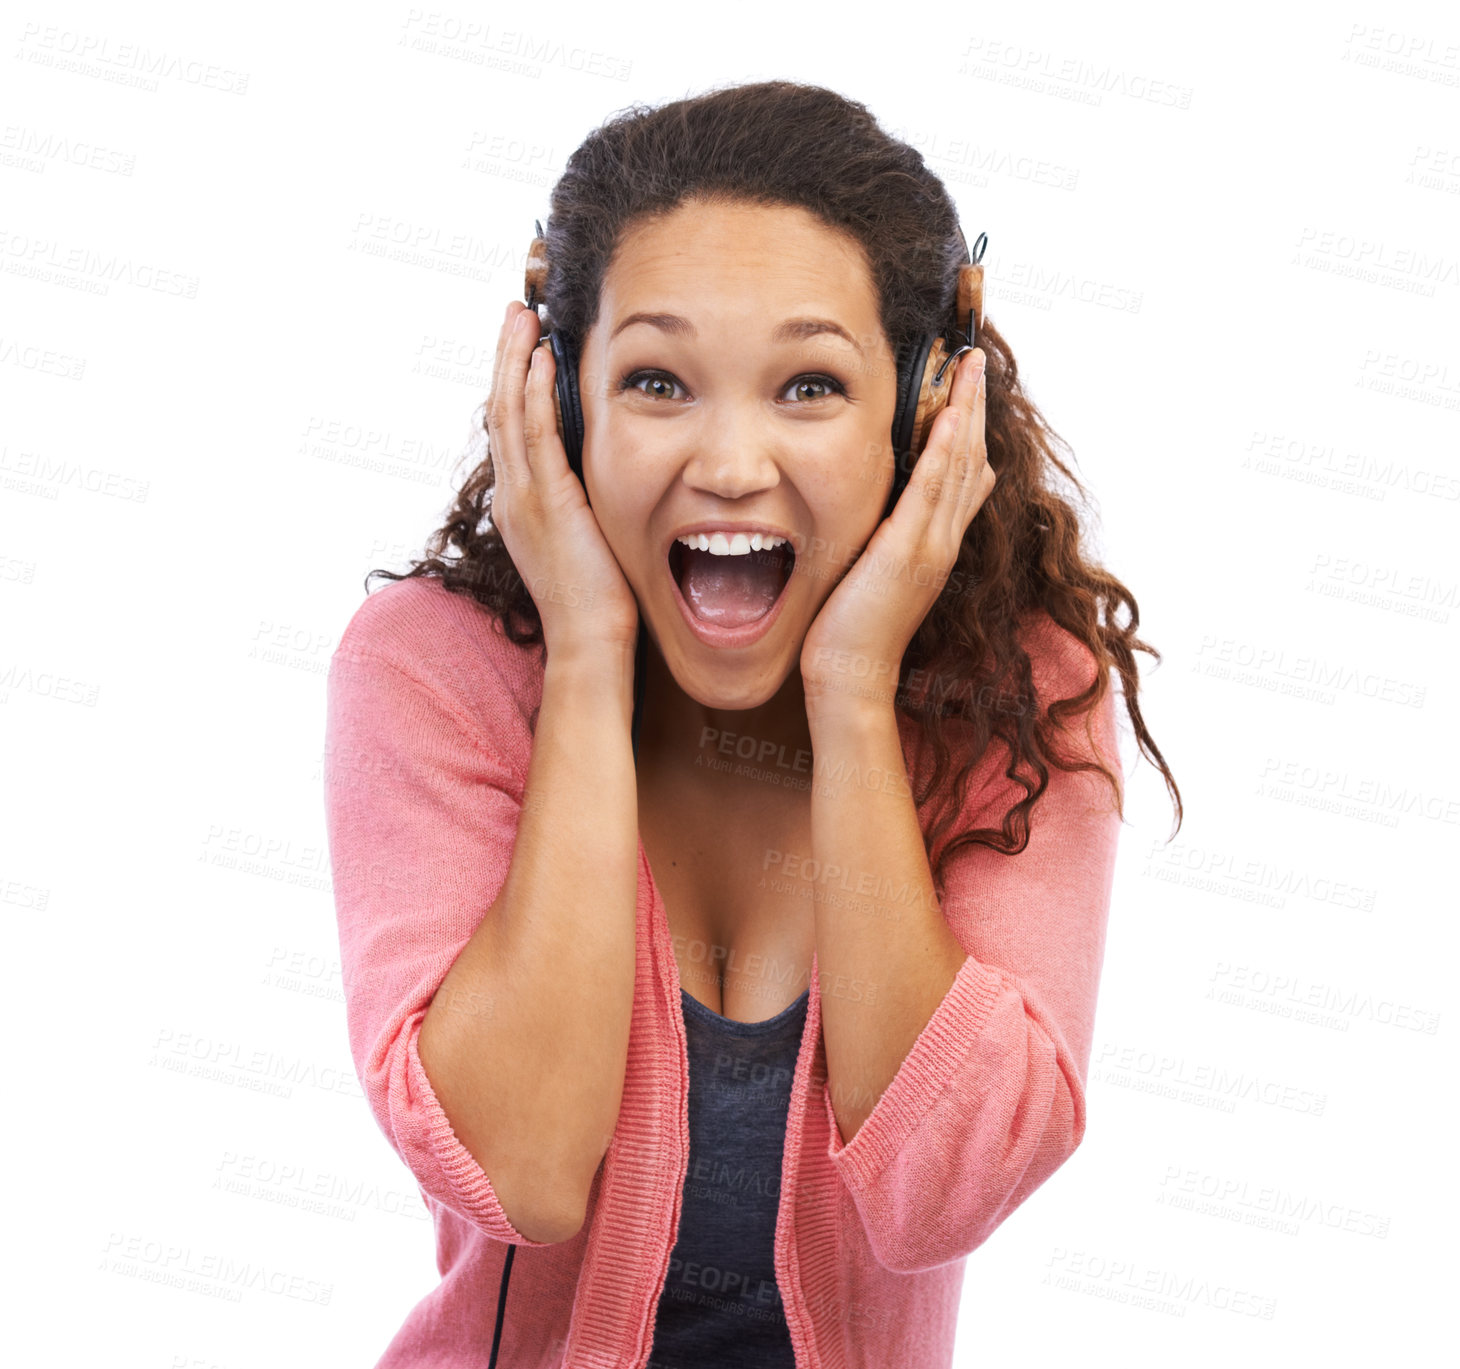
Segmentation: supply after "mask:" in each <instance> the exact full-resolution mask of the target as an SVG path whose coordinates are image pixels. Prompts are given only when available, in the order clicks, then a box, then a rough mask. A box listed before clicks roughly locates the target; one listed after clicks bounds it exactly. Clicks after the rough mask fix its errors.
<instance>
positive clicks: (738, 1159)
mask: <svg viewBox="0 0 1460 1369" xmlns="http://www.w3.org/2000/svg"><path fill="white" fill-rule="evenodd" d="M810 994H811V991H810V989H809V988H808V989H806V990H805V991H804V992H803V993H802V994H801V997H800V998H798V999H797V1000H796V1001H795V1002H794V1003H792V1004H791V1005H790V1006H789V1007H788V1008H786V1009H785V1010H784V1011H782V1012H779V1013H777V1014H776V1015H775V1016H774V1017H771V1018H767V1019H766V1020H765V1021H763V1022H736V1021H734V1020H733V1019H731V1018H728V1017H721V1016H720V1014H719V1013H717V1012H713V1011H712V1010H711V1009H709V1008H707V1007H705V1005H704V1004H703V1003H701V1002H700V1001H699V999H697V998H695V997H694V995H693V994H691V993H689V992H688V991H687V990H685V989H681V990H680V1001H681V1003H682V1005H683V1011H684V1026H685V1035H686V1037H687V1040H688V1048H689V1138H690V1140H689V1172H688V1173H687V1174H686V1175H685V1179H684V1195H683V1202H682V1204H681V1208H680V1219H679V1233H678V1239H677V1240H676V1242H675V1245H674V1249H673V1250H672V1251H671V1252H670V1256H669V1273H668V1275H667V1276H666V1278H665V1281H664V1291H663V1292H662V1293H661V1294H660V1297H659V1305H658V1308H657V1311H656V1314H655V1322H654V1341H653V1350H652V1353H651V1355H650V1358H649V1363H648V1365H647V1369H795V1365H796V1357H795V1355H794V1354H793V1353H792V1350H791V1336H790V1333H789V1332H788V1331H787V1329H786V1312H785V1308H784V1306H783V1305H782V1302H781V1290H780V1288H779V1287H778V1286H777V1284H776V1268H775V1239H776V1214H777V1211H778V1210H779V1207H780V1199H781V1157H782V1155H783V1153H784V1151H785V1144H786V1117H787V1114H788V1113H789V1110H790V1104H791V1079H792V1076H793V1075H794V1073H795V1069H796V1054H797V1052H798V1051H799V1050H800V1047H801V1033H802V1030H803V1029H804V1027H805V1025H806V1009H807V1005H808V1003H809V1001H810Z"/></svg>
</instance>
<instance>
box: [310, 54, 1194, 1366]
mask: <svg viewBox="0 0 1460 1369" xmlns="http://www.w3.org/2000/svg"><path fill="white" fill-rule="evenodd" d="M546 245H547V274H546V279H545V296H546V300H545V302H546V305H547V309H548V317H549V321H550V323H551V325H552V326H553V327H554V328H555V329H556V330H558V333H559V334H560V335H561V336H563V337H568V338H571V339H573V340H574V342H575V343H576V346H577V354H578V358H577V379H578V385H579V394H580V397H581V404H582V419H583V433H584V440H583V450H582V460H581V473H582V480H581V483H580V481H579V478H578V475H577V474H575V473H574V471H573V469H572V468H571V466H570V464H569V460H568V457H567V452H566V450H565V446H564V441H563V437H564V435H565V430H564V429H563V428H562V427H561V426H560V422H561V421H560V419H559V417H558V416H557V415H556V413H555V405H554V398H553V395H554V382H555V379H556V374H555V366H556V362H555V360H554V354H553V353H552V352H551V351H550V350H549V349H548V348H547V347H546V346H540V345H538V344H539V342H540V341H541V337H540V333H541V327H540V320H539V318H538V316H537V315H536V314H535V313H534V312H532V310H530V309H528V308H527V307H525V306H524V305H522V304H521V303H520V302H515V301H514V302H513V303H511V304H509V306H508V308H507V311H506V316H505V318H504V319H503V321H502V326H501V332H500V334H499V338H498V345H497V357H496V365H495V371H494V376H493V382H492V394H491V398H490V400H489V402H488V405H487V410H486V423H485V426H486V429H487V433H488V437H489V444H490V452H489V456H488V458H487V459H486V460H485V461H484V462H483V463H482V464H481V466H480V467H479V468H478V469H477V470H476V471H475V472H473V474H472V476H471V477H470V478H469V479H468V480H467V482H466V483H465V485H464V487H463V488H462V490H461V491H460V495H459V498H458V500H457V504H456V507H455V509H454V510H453V513H452V515H451V518H450V520H449V521H448V523H447V524H446V526H445V527H443V528H442V529H441V530H440V531H439V532H438V533H437V534H436V536H435V539H434V541H433V543H432V545H431V547H430V548H429V554H428V556H427V558H425V559H424V560H422V561H419V562H417V563H416V564H415V565H414V567H413V569H412V570H411V572H410V573H409V574H407V575H404V576H395V575H391V574H390V572H384V571H381V572H373V573H374V574H384V575H387V576H388V577H389V578H390V579H392V580H393V581H395V583H393V584H391V585H390V586H389V587H388V588H387V589H385V590H384V591H382V592H381V593H379V594H376V595H372V596H370V597H369V598H367V600H366V602H365V603H364V604H363V605H362V606H361V607H360V608H359V610H358V611H357V612H356V613H355V615H354V617H353V618H352V620H351V622H350V624H349V626H348V628H347V630H346V632H345V634H344V636H343V638H342V641H341V643H340V647H339V649H338V651H337V652H336V654H335V658H334V661H333V662H332V666H331V675H330V681H329V732H330V737H329V746H328V757H329V765H328V769H327V781H326V785H327V811H328V820H329V835H330V846H331V858H332V863H333V866H334V874H335V892H336V900H337V906H338V912H339V919H340V938H341V948H342V955H343V961H344V965H345V970H346V987H347V1002H348V1016H349V1030H350V1040H351V1046H352V1050H353V1053H354V1056H355V1060H356V1064H357V1067H358V1069H359V1071H360V1075H361V1080H362V1083H363V1084H364V1087H365V1089H366V1092H367V1095H368V1097H369V1100H370V1103H371V1106H372V1108H373V1110H374V1112H375V1115H376V1117H377V1119H378V1120H379V1122H380V1124H381V1126H382V1128H383V1129H384V1131H385V1133H386V1135H387V1137H388V1138H389V1139H390V1140H391V1143H392V1145H393V1146H394V1147H395V1149H396V1150H397V1152H398V1153H399V1154H400V1155H401V1157H402V1158H403V1159H404V1160H405V1162H406V1163H407V1164H408V1165H409V1166H410V1168H411V1169H412V1171H413V1172H414V1174H415V1175H416V1177H417V1179H418V1181H419V1183H420V1186H421V1189H422V1192H423V1195H424V1197H425V1200H426V1202H427V1204H428V1206H429V1208H430V1210H431V1212H432V1215H433V1218H434V1219H435V1223H436V1232H437V1259H438V1268H439V1271H440V1273H441V1284H440V1285H439V1287H438V1288H436V1289H435V1290H434V1291H433V1292H432V1293H431V1294H430V1295H428V1296H427V1297H426V1298H425V1299H424V1300H423V1301H422V1302H421V1303H420V1304H419V1305H418V1306H417V1307H416V1308H415V1309H414V1311H413V1312H412V1313H411V1315H410V1316H409V1318H408V1319H407V1321H406V1323H405V1325H404V1326H403V1327H402V1328H401V1330H400V1332H399V1333H398V1335H397V1336H396V1337H395V1339H394V1340H393V1341H392V1343H391V1345H390V1347H389V1348H388V1349H387V1351H386V1353H385V1355H384V1357H383V1358H382V1359H381V1361H380V1364H381V1365H385V1366H390V1365H406V1364H415V1363H423V1362H430V1363H440V1364H447V1363H459V1364H462V1365H467V1364H474V1363H478V1362H480V1361H481V1360H483V1359H485V1358H486V1356H487V1353H488V1347H489V1346H490V1353H491V1356H492V1359H493V1362H500V1363H501V1364H503V1365H510V1366H513V1369H526V1367H527V1366H534V1367H535V1366H544V1367H545V1366H549V1365H562V1364H567V1365H602V1366H610V1365H612V1366H619V1365H634V1366H641V1367H642V1366H645V1365H650V1366H653V1367H654V1369H669V1366H677V1365H695V1366H719V1365H742V1364H743V1365H752V1364H753V1365H757V1366H767V1365H770V1366H776V1365H785V1366H791V1365H800V1366H810V1365H825V1366H841V1365H857V1364H867V1365H877V1366H886V1367H887V1369H900V1367H901V1366H908V1369H912V1366H917V1369H926V1367H927V1366H930V1365H939V1364H947V1363H949V1362H950V1358H951V1354H952V1346H953V1336H954V1324H955V1319H956V1314H957V1308H958V1301H959V1293H960V1288H961V1284H962V1278H963V1268H964V1257H966V1256H967V1254H968V1253H969V1252H970V1251H972V1250H974V1249H976V1248H977V1247H978V1246H979V1245H980V1244H982V1243H983V1241H985V1240H986V1239H987V1238H988V1236H989V1235H990V1234H991V1233H992V1232H993V1231H994V1229H995V1228H996V1227H997V1226H998V1225H999V1224H1000V1223H1001V1222H1002V1221H1003V1220H1004V1219H1005V1218H1006V1217H1007V1216H1008V1215H1009V1214H1010V1213H1011V1212H1012V1211H1013V1210H1014V1209H1015V1208H1016V1207H1017V1206H1018V1205H1019V1204H1020V1203H1022V1202H1023V1201H1024V1199H1025V1198H1027V1197H1028V1196H1029V1195H1030V1194H1031V1193H1032V1192H1033V1191H1034V1190H1035V1189H1036V1188H1037V1187H1038V1186H1039V1185H1040V1184H1041V1183H1043V1182H1044V1180H1045V1179H1047V1178H1048V1177H1049V1176H1050V1175H1051V1174H1052V1173H1053V1172H1054V1171H1055V1170H1056V1169H1057V1168H1058V1167H1059V1166H1060V1165H1061V1164H1062V1163H1063V1162H1064V1160H1065V1159H1067V1158H1068V1156H1069V1155H1070V1153H1071V1152H1072V1151H1073V1150H1074V1148H1075V1146H1076V1145H1078V1143H1079V1141H1080V1139H1081V1137H1082V1135H1083V1134H1084V1129H1085V1101H1084V1100H1085V1093H1084V1079H1085V1072H1086V1068H1087V1065H1088V1061H1089V1055H1090V1047H1091V1035H1092V1029H1093V1017H1094V1009H1095V1001H1096V993H1097V988H1098V980H1099V973H1100V966H1101V960H1102V955H1103V947H1104V935H1105V926H1106V917H1107V912H1108V906H1109V895H1110V887H1111V882H1112V879H1113V869H1114V858H1115V847H1116V837H1117V834H1118V829H1119V825H1120V822H1121V782H1120V760H1119V754H1118V746H1117V743H1116V734H1115V712H1114V694H1113V692H1112V690H1111V688H1110V686H1109V682H1108V679H1107V674H1108V671H1109V669H1110V667H1111V666H1112V665H1114V666H1115V668H1116V669H1118V670H1119V672H1120V676H1121V681H1122V684H1123V687H1124V695H1125V699H1126V704H1127V707H1128V710H1129V713H1130V717H1131V720H1132V723H1133V726H1134V730H1135V732H1136V734H1137V736H1138V738H1139V740H1140V745H1141V748H1142V750H1143V751H1145V752H1146V753H1147V754H1149V755H1151V756H1152V757H1153V759H1154V761H1155V763H1156V764H1158V765H1159V767H1160V769H1161V771H1162V773H1163V774H1164V775H1165V777H1166V781H1167V784H1168V786H1169V787H1170V789H1171V792H1172V794H1173V796H1174V797H1175V799H1176V804H1177V811H1178V819H1179V811H1180V796H1179V793H1178V792H1177V791H1176V788H1175V784H1174V781H1173V780H1172V777H1171V775H1170V772H1169V770H1168V769H1167V767H1166V764H1165V762H1164V760H1163V759H1162V758H1161V755H1160V752H1159V751H1157V750H1156V748H1155V746H1154V743H1153V742H1152V741H1151V739H1150V737H1149V735H1148V734H1147V732H1146V729H1145V726H1144V724H1143V722H1142V721H1141V716H1140V713H1139V711H1138V709H1137V707H1136V691H1137V688H1138V684H1139V680H1138V676H1137V673H1136V670H1135V665H1134V657H1133V652H1134V651H1135V650H1145V651H1148V652H1151V654H1152V655H1155V654H1156V653H1155V652H1154V651H1152V649H1151V648H1150V647H1148V646H1146V645H1145V644H1144V643H1142V642H1140V641H1139V640H1138V639H1137V638H1136V637H1135V628H1136V625H1137V622H1138V615H1137V609H1136V604H1135V601H1134V599H1133V598H1132V597H1131V595H1130V594H1129V592H1128V591H1127V590H1126V589H1125V588H1124V586H1123V585H1121V584H1120V582H1119V581H1117V580H1116V579H1114V578H1113V577H1112V576H1110V575H1109V574H1108V573H1106V572H1104V571H1103V570H1100V569H1099V568H1097V567H1094V566H1092V565H1091V564H1090V563H1089V562H1088V560H1087V559H1086V558H1085V557H1084V555H1083V554H1082V550H1081V546H1080V527H1079V523H1078V520H1077V517H1076V514H1075V512H1074V510H1073V508H1072V507H1071V506H1070V504H1068V503H1067V502H1066V501H1065V499H1063V498H1062V497H1061V496H1060V495H1059V494H1057V493H1056V492H1055V491H1054V490H1053V489H1052V488H1051V483H1050V482H1051V477H1052V474H1053V472H1055V471H1058V472H1060V473H1061V474H1063V475H1064V476H1065V477H1067V478H1068V479H1069V480H1070V481H1071V482H1072V483H1074V484H1075V488H1076V489H1077V490H1078V488H1079V487H1078V484H1077V483H1076V482H1074V477H1073V476H1072V475H1070V472H1069V471H1068V470H1067V469H1066V467H1065V466H1064V465H1063V464H1062V463H1061V462H1060V460H1059V459H1058V457H1057V456H1056V454H1055V451H1054V442H1055V441H1056V440H1057V439H1054V437H1053V434H1052V433H1051V432H1050V430H1049V429H1048V428H1047V426H1046V425H1045V424H1044V422H1043V420H1042V419H1041V418H1040V416H1039V414H1038V413H1037V411H1036V410H1035V408H1034V406H1033V404H1032V403H1031V402H1030V401H1029V399H1028V398H1027V396H1026V395H1025V394H1024V393H1023V391H1022V389H1021V387H1020V383H1019V378H1018V373H1017V369H1016V366H1015V363H1014V359H1013V356H1012V355H1011V353H1010V352H1009V349H1008V347H1007V346H1006V345H1005V343H1004V341H1003V339H1002V338H1001V337H1000V335H999V334H998V332H997V331H996V330H995V329H994V328H993V326H992V325H990V324H987V323H984V324H983V326H982V328H981V330H980V334H979V337H978V343H979V345H978V346H977V347H973V348H966V349H965V350H964V351H963V352H962V353H961V354H958V355H957V359H956V362H954V363H950V365H949V367H948V374H947V375H945V376H943V377H942V379H943V381H944V382H945V383H948V382H949V379H950V377H951V389H950V390H948V391H947V392H946V395H947V398H946V402H945V404H944V407H943V408H942V410H941V411H940V412H938V414H937V417H936V419H935V420H934V421H933V422H932V424H931V427H930V428H929V429H928V430H927V431H926V432H925V433H924V435H923V445H922V448H921V451H920V453H911V454H909V456H910V458H911V457H915V460H912V459H909V460H908V461H907V462H906V463H905V464H904V465H903V466H899V464H898V459H897V457H898V453H897V452H896V451H895V443H893V441H892V440H891V437H892V434H891V425H892V420H893V415H894V408H895V405H896V396H897V392H898V387H897V368H898V364H899V360H900V359H901V358H903V357H904V356H906V355H907V351H906V349H907V344H908V341H909V339H912V338H915V337H918V336H921V335H924V334H926V333H928V332H929V331H930V330H937V329H938V328H939V327H940V326H941V325H942V324H943V322H944V320H945V319H946V317H947V315H948V314H949V311H950V307H952V305H951V302H952V301H954V298H955V295H956V292H957V289H958V282H959V281H960V280H961V279H963V278H962V277H960V274H959V272H960V266H961V265H963V264H965V246H964V240H963V238H962V235H961V233H960V230H959V227H958V224H957V219H956V215H955V212H954V208H953V205H952V203H951V201H950V200H949V197H948V195H947V192H946V191H945V189H944V187H943V186H942V184H941V182H939V181H938V179H937V178H936V177H935V176H934V175H933V173H932V172H930V171H929V170H928V169H927V167H926V166H925V165H924V164H923V162H922V159H921V157H920V156H919V155H918V154H917V153H916V152H915V151H914V150H913V149H911V148H909V147H907V146H906V145H905V144H903V143H901V142H898V141H897V140H895V139H892V138H890V137H888V136H887V135H886V134H885V133H884V132H883V131H882V130H881V129H880V128H879V127H878V126H877V124H876V122H875V120H874V119H872V117H871V116H870V115H869V114H868V113H867V111H866V110H865V108H864V107H863V106H861V105H859V104H857V103H855V102H852V101H849V100H846V99H844V98H843V97H841V96H839V95H837V94H835V93H833V92H831V91H828V90H824V89H820V88H817V87H808V86H801V85H797V84H793V83H787V82H765V83H758V84H753V85H744V86H738V87H731V88H728V89H722V90H718V91H712V92H710V93H708V94H705V95H701V96H699V97H696V98H693V99H686V100H682V101H677V102H674V103H672V104H669V105H666V106H664V107H662V108H660V109H657V110H646V109H642V108H636V109H632V110H629V111H626V112H624V113H623V114H621V115H619V116H616V117H615V118H614V119H611V120H610V121H609V122H607V123H606V124H605V125H604V126H603V127H602V128H600V129H598V130H596V131H595V132H594V133H593V134H592V135H590V137H589V138H588V139H587V140H586V141H585V143H584V144H583V146H582V147H580V148H579V149H578V151H577V152H576V153H575V154H574V155H573V157H572V158H570V159H569V162H568V164H567V167H566V169H565V172H564V174H563V176H562V178H561V180H560V181H559V182H558V184H557V186H556V187H555V189H554V191H553V195H552V211H551V217H550V220H549V224H548V231H547V234H546ZM807 320H813V321H812V322H808V321H807ZM955 341H956V339H955ZM909 468H910V469H909ZM488 515H490V520H489V521H488ZM448 545H451V546H454V547H456V548H457V549H458V551H459V553H460V554H459V556H457V557H454V558H451V559H443V553H444V552H445V551H446V549H447V547H448ZM1122 605H1123V606H1124V607H1125V608H1126V609H1128V611H1129V623H1128V625H1127V626H1124V627H1121V626H1119V625H1118V624H1116V622H1115V621H1114V619H1115V610H1116V609H1117V608H1118V607H1119V606H1122ZM636 704H637V706H636ZM509 1290H510V1292H509ZM499 1357H500V1359H499Z"/></svg>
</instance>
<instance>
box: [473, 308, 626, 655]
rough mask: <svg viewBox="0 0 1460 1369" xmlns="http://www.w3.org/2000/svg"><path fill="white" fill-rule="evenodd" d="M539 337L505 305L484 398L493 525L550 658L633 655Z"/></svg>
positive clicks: (621, 583)
mask: <svg viewBox="0 0 1460 1369" xmlns="http://www.w3.org/2000/svg"><path fill="white" fill-rule="evenodd" d="M541 334H542V326H541V323H540V322H539V320H538V316H537V314H536V313H535V312H534V311H533V310H531V309H529V308H528V307H527V306H526V305H525V304H523V303H522V302H521V301H520V300H514V301H513V302H512V303H511V304H509V305H508V307H507V317H506V318H505V319H504V320H503V323H502V331H501V333H500V334H498V337H497V357H496V361H495V363H494V366H493V371H492V393H491V395H490V397H489V398H488V400H487V433H488V436H489V438H490V441H491V454H492V467H493V470H494V472H495V475H496V483H495V488H494V490H493V494H492V515H491V516H492V525H493V526H494V527H495V528H496V529H497V531H498V532H499V533H500V534H501V536H502V542H503V544H504V545H505V546H506V548H507V552H508V554H509V555H510V556H511V557H512V561H513V564H514V565H515V566H516V567H517V573H518V574H519V575H520V576H521V577H522V579H523V582H524V583H525V584H526V585H527V589H528V593H530V594H531V595H532V601H533V603H534V604H536V605H537V610H538V613H539V615H540V616H541V618H542V630H543V637H544V638H545V640H546V642H547V646H548V650H549V652H551V650H552V649H553V647H555V646H563V645H565V644H574V643H583V644H586V645H612V646H620V647H623V646H626V647H628V648H629V649H630V650H632V649H633V647H634V645H635V643H636V641H637V639H638V631H639V606H638V601H637V600H636V599H635V598H634V593H633V590H632V589H630V588H629V583H628V581H627V580H626V579H625V578H624V573H623V570H622V568H621V567H620V566H619V563H618V560H617V558H616V557H615V556H614V554H613V551H612V549H611V548H610V547H609V545H608V542H607V540H606V539H605V537H604V535H603V529H602V528H600V527H599V525H598V519H597V518H596V517H595V516H594V513H593V510H592V508H591V507H590V506H589V504H588V497H587V495H586V494H585V493H584V489H583V485H582V484H581V483H580V482H579V480H578V477H577V476H575V475H574V474H573V472H572V469H571V468H570V467H569V465H568V454H567V452H566V451H565V450H564V448H563V442H562V438H560V437H559V436H558V424H557V415H556V413H555V411H554V408H553V385H554V379H555V373H554V367H555V365H556V362H555V359H554V357H553V354H552V352H551V350H549V348H547V347H546V346H541V347H540V346H538V345H537V344H538V340H539V338H540V337H541ZM534 356H535V357H536V358H537V363H536V365H534V366H532V367H531V370H530V371H529V367H528V363H529V360H530V359H532V358H533V357H534Z"/></svg>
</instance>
